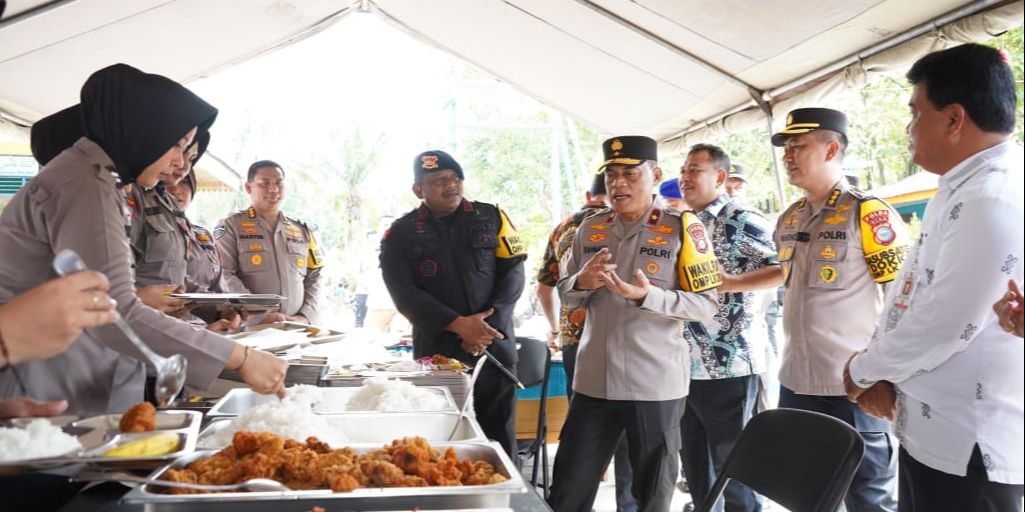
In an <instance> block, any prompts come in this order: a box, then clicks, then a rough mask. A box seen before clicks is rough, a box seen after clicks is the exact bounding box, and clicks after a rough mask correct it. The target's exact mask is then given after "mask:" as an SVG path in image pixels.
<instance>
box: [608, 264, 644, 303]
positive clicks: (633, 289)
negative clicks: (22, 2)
mask: <svg viewBox="0 0 1025 512" xmlns="http://www.w3.org/2000/svg"><path fill="white" fill-rule="evenodd" d="M602 281H603V282H604V283H605V288H606V289H608V290H609V291H610V292H612V293H614V294H616V295H619V296H620V297H623V298H624V299H629V300H644V298H645V297H647V296H648V287H649V286H651V282H650V281H648V276H645V275H644V272H641V269H636V270H634V278H633V279H632V280H631V282H629V283H628V282H626V281H624V280H622V279H620V278H619V276H618V275H616V272H615V271H611V272H606V273H604V274H602Z"/></svg>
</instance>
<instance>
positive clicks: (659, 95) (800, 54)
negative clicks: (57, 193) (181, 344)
mask: <svg viewBox="0 0 1025 512" xmlns="http://www.w3.org/2000/svg"><path fill="white" fill-rule="evenodd" d="M360 4H361V2H358V1H357V2H353V1H352V0H302V1H299V0H291V1H289V0H247V1H246V2H231V1H228V0H214V1H211V0H132V1H131V2H110V1H104V0H63V1H57V2H40V1H35V0H12V1H11V2H9V4H8V9H9V10H8V12H7V13H6V18H5V19H3V20H0V113H2V114H5V115H7V116H8V118H9V119H14V120H18V119H20V120H25V121H29V122H31V121H34V120H36V119H38V118H39V117H41V116H44V115H46V114H48V113H50V112H54V111H56V110H58V109H61V108H64V107H66V106H68V105H70V104H72V103H74V102H75V101H77V95H78V89H79V87H80V85H81V84H82V82H83V81H84V80H85V78H86V77H87V76H88V75H89V74H90V73H91V72H92V71H95V70H96V69H99V68H101V67H103V66H106V65H108V64H111V63H114V62H127V63H129V64H132V65H136V66H138V67H140V68H142V69H145V70H147V71H150V72H155V73H161V74H164V75H167V76H169V77H172V78H175V79H178V80H181V81H183V82H188V81H189V80H191V79H194V78H197V77H201V76H206V75H209V74H211V73H214V72H216V71H217V70H220V69H223V68H225V67H227V66H231V65H232V64H235V63H238V62H240V61H242V60H245V59H247V58H251V57H253V56H256V55H259V54H261V53H264V52H267V51H271V50H273V49H274V48H277V47H280V46H281V45H284V44H288V43H290V42H292V41H295V40H297V39H300V38H302V37H306V36H308V35H310V34H312V33H315V32H316V31H317V30H320V29H322V28H324V27H327V26H329V25H331V24H332V23H333V22H334V21H337V20H338V19H340V18H341V17H342V16H344V15H345V14H348V13H350V12H355V11H356V10H357V8H358V7H359V6H360ZM970 4H971V5H978V3H977V2H975V3H973V2H971V1H967V0H821V1H819V2H814V3H800V4H795V3H794V2H792V1H789V0H762V1H760V2H751V1H749V0H689V1H687V2H680V1H678V0H432V1H431V2H429V3H428V2H423V1H422V0H369V1H368V2H367V5H368V6H369V8H370V10H371V11H372V12H375V13H377V14H378V15H381V16H383V17H384V18H385V19H387V20H389V21H390V22H392V23H393V24H394V25H395V26H396V27H398V28H400V29H401V30H405V31H407V32H409V33H410V34H412V35H413V36H415V37H417V38H419V39H420V40H422V41H424V42H426V43H428V44H431V45H433V46H436V47H438V48H441V49H444V50H445V51H448V52H450V53H452V54H454V55H456V56H458V57H460V58H463V59H465V60H466V61H468V62H470V63H472V64H475V65H477V66H478V67H480V68H482V69H483V70H485V71H486V72H489V73H491V74H492V75H494V76H495V77H497V78H499V79H501V80H504V81H506V82H507V83H510V84H512V85H513V86H515V87H517V88H519V89H520V90H522V91H523V92H525V93H527V94H529V95H531V96H533V97H535V98H537V99H538V100H540V101H542V102H544V103H546V104H548V105H551V106H553V107H555V108H558V109H560V110H562V111H563V112H566V113H568V114H569V115H572V116H574V117H576V118H577V119H580V120H582V121H584V122H586V123H588V124H589V125H591V126H592V127H594V128H595V129H597V130H599V131H602V132H605V133H613V132H615V133H642V134H647V135H650V136H653V137H655V138H657V139H659V140H666V139H669V138H673V136H674V135H677V134H680V133H681V132H682V131H684V130H686V129H688V128H690V127H692V126H694V125H696V124H697V123H700V122H702V121H705V120H708V119H714V118H715V117H716V116H719V115H721V114H723V113H726V112H729V111H730V110H731V109H736V108H737V107H738V106H742V105H743V104H744V103H745V102H749V101H750V100H751V94H750V92H749V91H748V90H747V86H748V85H750V86H751V87H752V88H754V89H755V90H756V91H758V92H762V91H769V90H772V89H775V88H777V87H780V86H782V85H784V84H788V83H790V82H792V81H794V80H797V79H800V78H802V77H804V76H806V75H807V74H809V73H812V72H814V71H816V70H819V69H821V68H824V67H826V66H829V65H831V64H833V63H835V62H837V61H840V60H841V59H843V58H844V57H847V56H849V55H852V54H855V53H857V52H859V51H861V50H863V49H866V48H870V47H872V46H874V45H877V44H879V43H881V42H883V41H886V40H888V39H890V38H891V37H894V36H896V35H899V34H901V33H903V32H905V31H907V30H909V29H911V28H913V27H917V26H919V25H922V24H923V23H927V22H930V21H931V20H934V19H936V18H938V17H940V16H942V15H944V14H946V13H949V12H951V11H953V10H956V9H958V8H961V7H964V6H966V5H970ZM990 4H994V5H999V6H1000V7H999V8H998V9H995V11H994V12H991V13H984V14H983V15H976V16H975V17H974V18H973V19H974V20H975V21H971V22H969V21H965V22H962V23H960V24H959V25H958V27H957V28H956V29H951V30H946V31H945V32H937V33H936V34H933V35H931V36H922V37H921V38H918V39H916V40H914V41H912V42H911V44H909V45H906V46H902V47H898V48H895V49H892V50H889V51H887V52H884V53H883V54H880V55H879V56H876V57H873V58H870V59H868V60H865V61H863V62H862V63H861V64H860V65H856V66H851V67H849V68H847V69H844V70H842V71H841V72H839V73H837V74H835V75H833V76H827V77H823V79H822V80H821V81H820V83H818V84H817V85H815V86H814V87H813V88H811V89H809V90H808V91H805V92H804V93H802V94H799V95H796V96H793V97H791V98H784V99H783V100H782V101H781V103H780V104H779V105H774V107H775V108H777V109H778V108H780V107H781V106H782V105H785V104H787V103H788V102H789V104H795V103H796V102H800V101H808V100H820V99H821V98H822V97H824V96H823V95H824V94H826V93H828V92H829V91H833V90H836V89H837V88H841V87H845V86H848V85H858V84H860V83H864V81H865V80H867V79H868V77H869V76H870V75H871V73H873V72H877V71H878V70H880V69H886V68H891V67H893V66H902V65H906V63H907V62H910V60H913V59H914V58H917V56H918V55H921V54H922V53H924V52H925V51H927V50H928V49H930V48H936V47H942V46H943V45H944V44H946V42H948V41H955V42H961V41H966V40H970V39H972V38H978V37H985V35H986V34H991V35H992V34H997V33H999V32H1002V31H1004V30H1007V29H1008V28H1011V27H1013V26H1016V25H1020V24H1021V23H1022V5H1023V2H1022V1H1014V2H1009V3H1008V2H1004V3H1000V4H997V2H995V1H994V2H986V3H985V5H986V6H987V7H989V6H991V5H990ZM795 5H802V6H803V7H801V8H794V6H795ZM40 6H42V7H44V8H43V9H41V10H38V11H36V12H32V11H31V9H33V8H38V7H40ZM426 6H429V8H427V7H426ZM19 15H20V16H19ZM980 16H981V17H980ZM980 20H981V21H980ZM341 51H342V50H341V49H340V52H341ZM758 122H761V123H764V117H763V116H762V114H761V112H760V111H758V110H757V109H753V110H749V111H746V112H740V113H739V114H737V115H734V116H732V117H729V118H726V119H723V120H721V121H719V122H718V123H717V124H716V125H715V126H711V127H709V128H708V129H713V130H730V131H734V130H739V129H746V128H749V127H750V126H752V124H754V123H758ZM0 123H3V120H2V119H0ZM700 133H705V134H707V133H708V132H700ZM692 137H693V135H692V136H691V137H688V138H692ZM685 141H686V139H685V138H680V137H677V138H676V139H675V141H673V142H672V143H670V146H672V145H679V144H683V143H685Z"/></svg>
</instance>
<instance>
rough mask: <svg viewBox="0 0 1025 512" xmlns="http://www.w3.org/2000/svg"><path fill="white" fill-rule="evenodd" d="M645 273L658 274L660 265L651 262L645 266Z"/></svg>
mask: <svg viewBox="0 0 1025 512" xmlns="http://www.w3.org/2000/svg"><path fill="white" fill-rule="evenodd" d="M644 271H645V272H647V273H649V274H657V273H658V263H655V262H654V261H649V262H648V264H647V265H644Z"/></svg>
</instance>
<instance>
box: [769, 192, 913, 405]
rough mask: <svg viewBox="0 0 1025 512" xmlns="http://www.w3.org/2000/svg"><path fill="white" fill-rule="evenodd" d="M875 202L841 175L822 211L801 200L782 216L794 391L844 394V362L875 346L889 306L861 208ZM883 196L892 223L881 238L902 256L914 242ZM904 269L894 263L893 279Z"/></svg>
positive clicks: (785, 375)
mask: <svg viewBox="0 0 1025 512" xmlns="http://www.w3.org/2000/svg"><path fill="white" fill-rule="evenodd" d="M868 200H875V201H879V200H877V199H875V198H872V197H871V196H868V195H866V194H865V193H864V192H861V191H859V190H857V189H854V188H852V187H851V186H850V185H849V184H848V183H847V180H846V179H841V180H840V181H839V182H838V183H837V184H836V185H835V186H834V190H833V192H831V193H830V195H829V196H828V197H827V198H826V200H825V202H824V204H823V205H822V207H821V209H820V210H819V211H818V213H815V212H814V211H813V208H812V205H811V204H809V203H808V201H807V200H806V199H801V200H799V201H797V202H795V203H794V204H792V205H791V206H790V207H789V208H788V209H787V210H786V211H785V212H783V213H782V214H781V215H780V216H779V219H778V220H777V221H776V232H775V234H774V236H773V239H774V241H775V243H776V247H777V250H778V251H779V254H778V256H779V262H780V265H781V266H782V268H783V275H784V280H785V281H784V286H785V287H786V292H785V294H784V299H783V332H784V333H785V335H786V339H787V342H786V347H785V348H784V351H783V362H782V365H781V367H780V370H779V380H780V383H781V384H783V385H784V386H786V387H787V388H789V389H791V390H793V391H794V392H795V393H799V394H805V395H819V396H840V395H845V394H846V393H845V392H844V387H843V367H844V364H846V363H847V360H848V359H850V357H851V355H853V354H854V352H857V351H860V350H862V349H864V348H865V347H866V346H867V345H868V342H869V340H870V339H871V337H872V331H873V330H874V329H875V325H876V320H877V319H878V318H879V314H880V312H881V311H882V306H883V293H884V290H883V285H882V284H880V283H878V282H876V280H874V279H873V276H872V274H871V273H870V271H869V266H868V263H866V258H865V248H864V243H863V233H862V230H863V224H865V222H863V219H862V215H861V214H860V206H861V203H862V202H864V201H868ZM879 202H880V203H881V204H883V205H885V209H886V210H887V211H888V212H889V213H888V215H886V216H887V217H888V218H887V219H886V223H885V224H886V225H881V224H877V226H876V228H877V229H878V230H879V231H878V234H879V237H877V238H880V239H882V240H883V241H888V242H889V243H888V244H887V245H888V246H889V248H888V249H887V252H894V251H895V252H896V253H897V254H898V255H899V258H900V259H902V258H903V255H904V252H905V251H906V244H907V235H906V233H905V229H904V223H903V221H902V220H901V218H900V216H899V215H898V214H897V212H895V211H893V210H892V209H891V208H890V207H889V205H887V204H886V203H884V202H881V201H879ZM873 222H874V220H873ZM869 226H870V225H869ZM869 229H871V228H867V229H866V232H865V233H864V235H865V236H869V237H872V236H873V233H872V232H869ZM887 230H888V231H887ZM898 263H899V262H898ZM897 270H899V266H897V267H896V268H890V269H889V271H890V274H891V275H890V277H889V278H888V279H889V280H892V279H893V277H894V276H895V275H896V271H897ZM881 280H883V281H886V280H887V279H886V278H885V277H881Z"/></svg>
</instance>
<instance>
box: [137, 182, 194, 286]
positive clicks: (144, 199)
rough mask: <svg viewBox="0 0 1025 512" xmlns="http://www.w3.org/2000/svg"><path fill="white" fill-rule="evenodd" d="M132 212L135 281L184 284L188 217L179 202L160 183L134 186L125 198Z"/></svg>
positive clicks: (151, 283)
mask: <svg viewBox="0 0 1025 512" xmlns="http://www.w3.org/2000/svg"><path fill="white" fill-rule="evenodd" d="M126 203H127V204H128V208H129V210H130V214H131V220H132V229H131V242H132V254H133V255H134V256H135V285H136V286H137V287H139V288H141V287H143V286H150V285H154V284H174V285H180V284H185V272H186V271H185V267H186V265H187V264H188V258H189V254H188V245H189V236H190V234H189V232H188V231H187V230H186V226H188V221H187V220H185V214H184V213H182V211H181V208H180V207H179V206H178V202H177V201H175V199H174V198H173V197H171V196H170V194H168V193H167V191H166V190H164V187H163V186H161V185H157V186H156V187H154V188H151V189H149V190H146V189H143V188H142V187H141V186H140V185H138V184H136V185H134V186H132V191H131V193H130V194H128V197H127V199H126Z"/></svg>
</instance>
